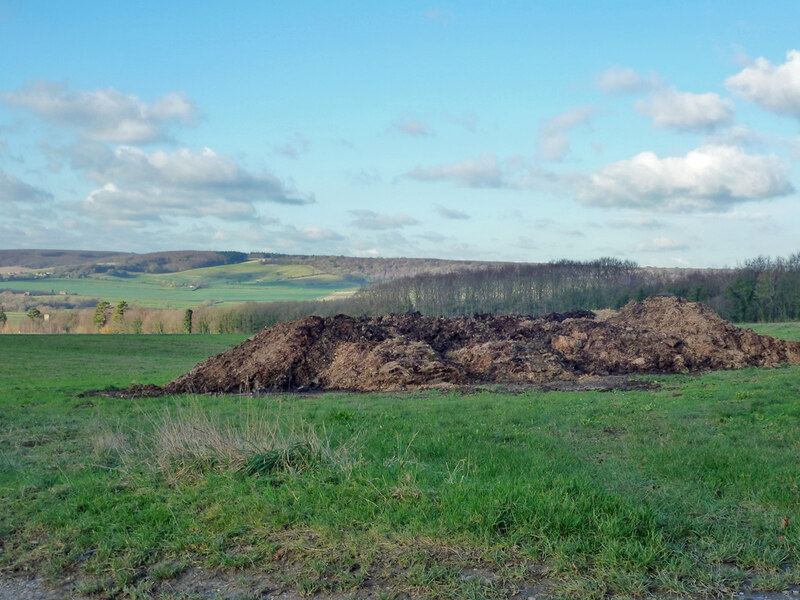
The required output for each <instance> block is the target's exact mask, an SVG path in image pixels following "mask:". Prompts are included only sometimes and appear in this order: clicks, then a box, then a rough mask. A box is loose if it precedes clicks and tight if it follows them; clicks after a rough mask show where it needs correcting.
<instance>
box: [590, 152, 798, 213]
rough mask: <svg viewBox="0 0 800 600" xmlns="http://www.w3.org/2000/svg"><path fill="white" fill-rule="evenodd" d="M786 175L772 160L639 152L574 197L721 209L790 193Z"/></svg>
mask: <svg viewBox="0 0 800 600" xmlns="http://www.w3.org/2000/svg"><path fill="white" fill-rule="evenodd" d="M788 177H789V169H788V167H787V166H786V165H785V164H784V163H783V162H781V161H780V160H779V159H778V158H777V157H775V156H764V155H748V154H745V153H744V152H743V151H742V150H741V149H740V148H737V147H735V146H702V147H700V148H697V149H695V150H692V151H691V152H689V153H688V154H686V156H677V157H666V158H659V157H658V156H656V155H655V154H654V153H653V152H643V153H641V154H638V155H636V156H634V157H633V158H631V159H630V160H623V161H619V162H615V163H611V164H608V165H606V166H604V167H603V168H602V169H600V170H599V171H597V172H596V173H594V174H592V175H590V176H589V177H587V178H585V179H584V180H583V181H582V182H581V183H580V184H579V186H580V189H579V193H578V198H579V199H580V200H581V201H582V202H584V203H585V204H590V205H596V206H625V207H637V208H651V209H655V210H664V211H683V210H724V209H726V208H728V207H730V206H731V205H733V204H735V203H737V202H744V201H747V200H761V199H765V198H772V197H775V196H782V195H785V194H788V193H790V192H792V191H793V188H792V186H791V184H790V183H789V180H788Z"/></svg>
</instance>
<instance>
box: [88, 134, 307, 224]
mask: <svg viewBox="0 0 800 600" xmlns="http://www.w3.org/2000/svg"><path fill="white" fill-rule="evenodd" d="M92 159H94V160H92ZM76 160H78V161H83V158H82V157H80V156H79V157H78V158H77V159H76ZM79 164H80V165H81V166H82V167H83V168H84V169H85V173H86V176H87V177H88V178H89V179H91V180H93V181H96V182H98V183H100V184H102V187H100V188H98V189H95V190H93V191H92V192H91V193H90V194H89V195H88V196H87V198H86V200H85V201H84V202H83V204H82V205H81V207H80V208H81V210H82V212H83V213H84V214H86V215H87V216H91V217H93V218H95V219H97V220H101V221H107V222H109V223H111V224H117V225H120V224H126V225H136V224H140V225H142V224H144V222H146V221H160V220H163V219H164V218H169V217H191V218H202V217H217V218H220V219H227V220H242V219H253V218H255V217H256V214H257V211H256V205H257V204H258V203H261V202H277V203H281V204H308V203H311V202H314V198H313V196H303V195H300V194H298V193H297V192H296V191H295V190H293V189H292V188H291V186H288V185H287V184H285V183H283V182H282V181H280V180H279V179H278V178H276V177H275V176H274V175H271V174H269V173H261V174H253V173H249V172H248V171H246V170H244V169H242V168H241V167H240V166H239V165H238V164H236V163H235V162H234V161H233V160H232V159H230V158H229V157H227V156H224V155H222V154H217V153H216V152H214V151H213V150H211V149H210V148H204V149H203V150H201V151H199V152H194V151H191V150H188V149H185V148H182V149H179V150H176V151H174V152H164V151H161V150H158V151H155V152H150V153H148V152H145V151H144V150H141V149H139V148H134V147H131V146H122V147H120V148H117V149H116V151H113V152H112V151H107V153H105V154H102V153H101V154H96V153H95V152H94V151H88V159H87V160H86V161H85V162H79Z"/></svg>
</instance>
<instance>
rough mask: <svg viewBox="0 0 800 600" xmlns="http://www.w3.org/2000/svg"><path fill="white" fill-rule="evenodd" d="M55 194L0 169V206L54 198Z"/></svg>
mask: <svg viewBox="0 0 800 600" xmlns="http://www.w3.org/2000/svg"><path fill="white" fill-rule="evenodd" d="M52 198H53V195H52V194H51V193H50V192H47V191H45V190H43V189H41V188H38V187H35V186H32V185H30V184H28V183H25V182H24V181H21V180H19V179H17V178H16V177H14V176H13V175H9V174H8V173H6V172H5V171H3V169H0V206H8V205H9V204H11V203H17V202H18V203H20V204H31V203H40V202H44V201H46V200H52Z"/></svg>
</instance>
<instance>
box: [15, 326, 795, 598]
mask: <svg viewBox="0 0 800 600" xmlns="http://www.w3.org/2000/svg"><path fill="white" fill-rule="evenodd" d="M763 329H764V330H768V331H781V332H783V334H784V335H787V336H788V337H794V338H798V337H800V335H798V334H800V327H798V324H792V325H785V326H784V325H764V326H763ZM241 339H243V336H202V335H191V336H188V335H184V336H144V335H141V336H121V335H105V336H99V335H96V336H84V335H74V336H44V335H39V336H0V356H2V357H3V360H2V362H0V382H2V383H0V570H3V571H5V572H7V573H10V572H17V573H19V572H23V573H24V572H34V573H37V574H40V575H42V576H45V577H47V578H49V579H50V580H51V581H53V582H58V581H61V580H63V578H64V577H66V575H67V574H69V575H71V576H74V577H76V581H77V582H78V583H77V588H76V589H77V591H78V592H79V593H81V594H83V595H85V596H87V597H119V598H158V597H162V598H177V597H192V596H190V595H183V596H181V594H190V592H192V590H191V589H190V588H188V587H187V585H188V584H187V581H196V580H197V578H198V577H200V574H201V573H206V574H207V575H206V576H211V575H208V574H212V573H213V574H214V575H213V576H214V577H217V578H220V577H227V578H229V579H230V578H236V580H237V581H240V582H241V586H242V590H244V591H243V592H242V596H241V597H248V596H247V593H251V594H253V597H257V596H256V595H255V592H253V591H252V589H251V588H248V585H249V584H248V582H252V581H259V582H261V583H263V581H264V578H267V579H268V580H269V582H270V585H271V586H273V589H276V586H277V588H280V589H287V590H294V591H296V592H300V593H315V592H330V593H335V594H339V596H337V597H342V598H343V597H347V595H348V594H353V595H354V596H353V597H358V594H362V593H366V592H367V591H370V592H371V593H373V597H376V598H404V597H419V598H422V597H425V598H502V597H521V598H527V597H528V596H529V595H535V596H536V597H539V598H549V597H554V598H555V597H581V598H601V597H609V596H614V597H621V598H624V597H630V598H634V597H645V596H650V597H675V596H678V597H688V598H701V597H706V596H707V595H732V594H733V595H735V594H736V593H738V592H739V591H740V590H743V591H749V590H753V589H755V590H764V591H782V590H787V589H798V587H797V586H800V492H799V491H798V485H799V484H800V481H799V476H798V470H797V459H798V448H799V447H798V440H800V387H798V381H800V368H798V367H787V368H781V369H776V370H759V369H746V370H742V371H735V372H717V373H709V374H706V375H702V376H697V377H695V376H673V377H658V378H654V379H655V380H657V381H658V382H659V383H660V384H661V387H660V388H659V389H656V390H651V391H626V392H621V391H612V392H533V391H531V392H524V393H505V392H503V390H502V389H500V388H497V389H490V390H489V389H487V390H484V391H479V392H475V393H470V394H463V395H462V394H460V393H457V392H441V391H438V392H437V391H430V392H422V393H408V394H362V395H357V394H346V393H331V394H324V395H314V394H311V395H278V396H266V397H254V398H251V397H241V396H224V397H193V396H179V397H167V398H156V399H152V398H141V399H135V400H120V399H115V398H109V397H104V396H91V397H82V396H81V395H80V394H81V392H84V391H86V390H89V389H102V388H107V387H111V386H113V387H122V386H128V385H131V384H132V383H156V384H161V383H164V382H166V381H168V380H169V379H171V378H173V377H175V376H177V375H178V374H180V373H182V372H185V371H186V370H188V369H190V368H191V367H192V366H193V365H194V364H195V363H196V362H198V361H199V360H201V359H203V358H204V357H206V356H208V355H210V354H212V353H216V352H219V351H221V350H223V349H224V348H226V347H228V346H231V345H233V344H235V343H237V342H238V341H240V340H241ZM245 592H246V593H245ZM375 594H378V595H375ZM204 597H209V596H204ZM220 597H222V596H220Z"/></svg>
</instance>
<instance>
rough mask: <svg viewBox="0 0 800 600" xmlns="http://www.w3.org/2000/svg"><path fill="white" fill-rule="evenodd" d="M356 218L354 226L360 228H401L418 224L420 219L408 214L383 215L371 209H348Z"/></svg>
mask: <svg viewBox="0 0 800 600" xmlns="http://www.w3.org/2000/svg"><path fill="white" fill-rule="evenodd" d="M348 212H350V214H351V215H353V216H354V217H355V218H354V219H353V221H352V225H353V226H354V227H358V228H359V229H376V230H383V229H400V228H402V227H405V226H407V225H417V224H418V223H419V221H417V220H416V219H414V218H412V217H409V216H408V215H403V214H398V215H381V214H378V213H376V212H374V211H371V210H351V211H348Z"/></svg>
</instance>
